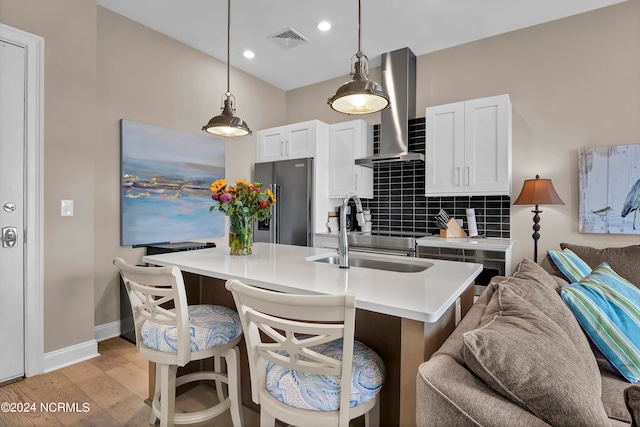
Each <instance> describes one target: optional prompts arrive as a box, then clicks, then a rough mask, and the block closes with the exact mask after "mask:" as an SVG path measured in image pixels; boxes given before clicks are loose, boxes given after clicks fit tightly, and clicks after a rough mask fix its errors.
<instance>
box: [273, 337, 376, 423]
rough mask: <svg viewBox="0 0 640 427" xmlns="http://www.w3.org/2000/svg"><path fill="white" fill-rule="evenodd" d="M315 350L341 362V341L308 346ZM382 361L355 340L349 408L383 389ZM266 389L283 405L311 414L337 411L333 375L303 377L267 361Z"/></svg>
mask: <svg viewBox="0 0 640 427" xmlns="http://www.w3.org/2000/svg"><path fill="white" fill-rule="evenodd" d="M309 349H313V350H314V351H316V352H318V353H320V354H323V355H326V356H330V357H334V358H337V359H342V339H337V340H335V341H331V342H329V343H325V344H320V345H317V346H314V347H309ZM384 377H385V367H384V362H383V361H382V359H381V358H380V356H378V354H377V353H376V352H375V351H373V350H372V349H370V348H369V347H367V346H366V345H364V344H362V343H361V342H359V341H354V345H353V368H352V381H351V397H350V406H351V407H354V406H357V405H360V404H362V403H365V402H368V401H370V400H371V399H373V398H374V397H375V396H376V394H378V392H379V391H380V389H381V388H382V384H383V383H384ZM266 382H267V390H268V391H269V393H270V394H271V395H272V396H273V397H275V398H276V399H278V400H279V401H281V402H282V403H284V404H286V405H289V406H293V407H295V408H300V409H307V410H313V411H337V410H338V409H339V402H340V380H339V377H337V376H333V375H312V374H306V373H302V372H299V371H294V370H292V369H288V368H285V367H283V366H279V365H276V364H274V363H271V362H267V381H266Z"/></svg>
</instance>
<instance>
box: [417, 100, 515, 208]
mask: <svg viewBox="0 0 640 427" xmlns="http://www.w3.org/2000/svg"><path fill="white" fill-rule="evenodd" d="M425 173H426V177H425V187H426V188H425V190H426V191H425V195H426V196H442V195H446V194H453V195H511V102H510V101H509V95H499V96H493V97H489V98H482V99H475V100H471V101H464V102H456V103H453V104H447V105H439V106H436V107H429V108H427V110H426V147H425Z"/></svg>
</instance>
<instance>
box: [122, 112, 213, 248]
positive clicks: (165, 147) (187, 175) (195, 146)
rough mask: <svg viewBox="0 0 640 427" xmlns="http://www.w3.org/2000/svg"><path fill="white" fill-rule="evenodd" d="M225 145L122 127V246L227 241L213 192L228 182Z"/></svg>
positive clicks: (138, 125)
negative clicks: (221, 180)
mask: <svg viewBox="0 0 640 427" xmlns="http://www.w3.org/2000/svg"><path fill="white" fill-rule="evenodd" d="M224 165H225V145H224V140H222V139H221V138H216V137H212V136H208V135H206V134H203V135H194V134H190V133H185V132H179V131H175V130H171V129H165V128H161V127H157V126H152V125H147V124H144V123H138V122H134V121H131V120H122V121H121V175H120V187H121V205H120V206H121V211H120V212H121V245H122V246H144V245H149V244H154V243H166V242H176V241H184V240H189V239H206V238H208V237H215V236H223V235H224V232H225V230H224V224H225V222H224V215H223V214H222V213H221V212H219V211H213V212H209V207H210V206H211V205H212V204H213V200H211V192H210V191H209V187H210V185H211V183H212V182H213V181H215V180H216V179H219V178H223V177H224V176H225V167H224Z"/></svg>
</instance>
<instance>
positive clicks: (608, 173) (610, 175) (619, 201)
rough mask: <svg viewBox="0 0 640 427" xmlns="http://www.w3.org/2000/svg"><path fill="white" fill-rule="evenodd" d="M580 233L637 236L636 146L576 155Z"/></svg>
mask: <svg viewBox="0 0 640 427" xmlns="http://www.w3.org/2000/svg"><path fill="white" fill-rule="evenodd" d="M578 171H579V186H580V208H579V210H580V213H579V215H580V217H579V231H580V232H581V233H605V234H640V214H639V213H638V209H639V208H640V145H620V146H611V147H598V148H584V149H582V150H579V152H578Z"/></svg>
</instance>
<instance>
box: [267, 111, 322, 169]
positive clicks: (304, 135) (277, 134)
mask: <svg viewBox="0 0 640 427" xmlns="http://www.w3.org/2000/svg"><path fill="white" fill-rule="evenodd" d="M327 126H328V125H327V124H326V123H322V122H320V121H318V120H310V121H307V122H301V123H294V124H291V125H286V126H278V127H275V128H270V129H264V130H260V131H258V137H257V145H256V147H257V152H256V162H258V163H262V162H272V161H276V160H287V159H302V158H305V157H315V155H316V143H317V141H318V139H319V136H320V137H321V136H324V135H326V129H325V128H326V127H327ZM322 143H326V142H325V141H322Z"/></svg>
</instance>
